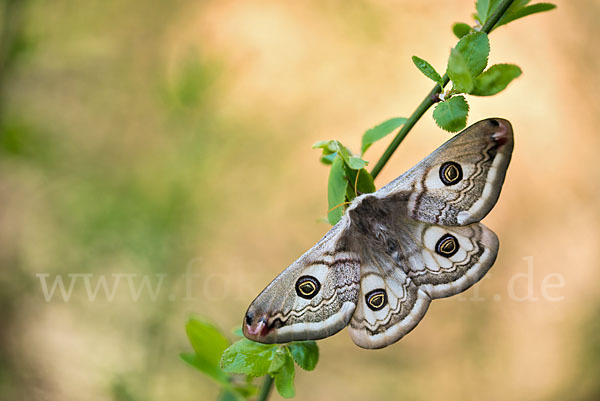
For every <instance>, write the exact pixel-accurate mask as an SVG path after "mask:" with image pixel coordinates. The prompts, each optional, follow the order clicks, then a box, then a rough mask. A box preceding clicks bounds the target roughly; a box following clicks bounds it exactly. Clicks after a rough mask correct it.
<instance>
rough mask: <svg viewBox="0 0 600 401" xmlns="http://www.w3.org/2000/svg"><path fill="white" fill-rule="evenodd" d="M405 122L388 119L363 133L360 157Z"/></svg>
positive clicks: (402, 118) (401, 118)
mask: <svg viewBox="0 0 600 401" xmlns="http://www.w3.org/2000/svg"><path fill="white" fill-rule="evenodd" d="M436 74H437V73H436ZM438 75H439V74H438ZM405 122H406V118H404V117H395V118H390V119H389V120H386V121H384V122H382V123H381V124H379V125H376V126H375V127H373V128H371V129H370V130H368V131H367V132H365V133H364V135H363V137H362V146H361V155H364V154H365V152H366V151H367V149H369V147H371V145H372V144H374V143H375V142H377V141H378V140H380V139H382V138H383V137H385V136H386V135H388V134H390V133H391V132H393V131H394V130H395V129H396V128H398V127H400V126H401V125H402V124H404V123H405Z"/></svg>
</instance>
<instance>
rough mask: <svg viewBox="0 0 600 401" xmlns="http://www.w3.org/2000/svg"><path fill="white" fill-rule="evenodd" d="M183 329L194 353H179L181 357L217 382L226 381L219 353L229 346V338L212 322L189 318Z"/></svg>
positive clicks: (226, 377)
mask: <svg viewBox="0 0 600 401" xmlns="http://www.w3.org/2000/svg"><path fill="white" fill-rule="evenodd" d="M185 331H186V333H187V336H188V338H189V340H190V343H191V344H192V347H193V348H194V351H195V354H188V353H185V354H181V355H180V356H181V359H183V360H184V361H185V362H187V363H189V364H190V365H192V366H194V367H196V368H197V369H199V370H200V371H202V372H204V373H206V374H207V375H209V376H210V377H212V378H213V379H215V380H217V381H219V382H227V381H228V376H227V375H226V374H225V373H224V372H223V371H222V370H221V367H220V364H219V361H220V359H221V354H222V353H223V351H224V350H225V349H226V348H227V347H228V346H229V340H228V339H227V338H226V337H225V336H224V335H223V334H222V333H221V332H220V331H219V329H217V328H216V327H215V326H213V325H212V324H210V323H208V322H205V321H203V320H200V319H198V318H191V319H190V320H189V321H188V322H187V324H186V326H185Z"/></svg>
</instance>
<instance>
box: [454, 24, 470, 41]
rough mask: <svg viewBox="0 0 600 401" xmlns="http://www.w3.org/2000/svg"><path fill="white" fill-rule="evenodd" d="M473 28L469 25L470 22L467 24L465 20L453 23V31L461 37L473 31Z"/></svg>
mask: <svg viewBox="0 0 600 401" xmlns="http://www.w3.org/2000/svg"><path fill="white" fill-rule="evenodd" d="M471 30H472V28H471V27H470V26H469V24H465V23H464V22H457V23H455V24H454V25H452V32H453V33H454V35H455V36H456V37H457V38H459V39H460V38H462V37H463V36H465V35H468V34H469V33H471Z"/></svg>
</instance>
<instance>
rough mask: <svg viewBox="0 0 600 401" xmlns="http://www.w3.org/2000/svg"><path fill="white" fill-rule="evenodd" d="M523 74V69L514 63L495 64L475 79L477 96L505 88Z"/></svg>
mask: <svg viewBox="0 0 600 401" xmlns="http://www.w3.org/2000/svg"><path fill="white" fill-rule="evenodd" d="M519 75H521V69H520V68H519V67H518V66H516V65H514V64H495V65H493V66H491V67H490V68H488V69H487V70H486V71H485V72H484V73H483V74H481V75H479V76H478V77H477V78H476V79H475V89H474V90H473V91H472V92H471V94H472V95H476V96H492V95H495V94H496V93H498V92H500V91H502V90H504V88H506V86H507V85H508V84H509V83H510V82H511V81H512V80H513V79H515V78H517V77H518V76H519Z"/></svg>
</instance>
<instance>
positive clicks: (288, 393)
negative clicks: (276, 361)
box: [275, 352, 296, 398]
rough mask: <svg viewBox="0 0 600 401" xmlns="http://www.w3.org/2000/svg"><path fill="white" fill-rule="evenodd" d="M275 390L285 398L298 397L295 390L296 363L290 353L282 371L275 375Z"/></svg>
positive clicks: (287, 354)
mask: <svg viewBox="0 0 600 401" xmlns="http://www.w3.org/2000/svg"><path fill="white" fill-rule="evenodd" d="M275 388H277V392H278V393H279V395H281V396H282V397H283V398H292V397H293V396H294V395H296V391H295V390H294V361H293V360H292V357H291V356H290V354H289V352H286V358H285V362H284V364H283V365H282V366H281V369H280V370H279V371H278V372H277V373H276V374H275Z"/></svg>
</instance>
